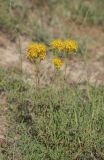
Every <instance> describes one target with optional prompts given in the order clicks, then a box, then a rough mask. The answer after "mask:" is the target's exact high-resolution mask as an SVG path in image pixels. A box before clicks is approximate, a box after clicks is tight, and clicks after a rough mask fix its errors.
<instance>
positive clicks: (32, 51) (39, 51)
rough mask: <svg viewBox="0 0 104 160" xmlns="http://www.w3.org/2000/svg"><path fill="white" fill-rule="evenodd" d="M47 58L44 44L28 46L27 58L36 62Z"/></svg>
mask: <svg viewBox="0 0 104 160" xmlns="http://www.w3.org/2000/svg"><path fill="white" fill-rule="evenodd" d="M45 56H46V46H45V45H44V44H39V43H32V44H30V45H29V46H28V49H27V57H28V58H29V59H30V60H36V59H37V58H40V59H41V60H43V59H45Z"/></svg>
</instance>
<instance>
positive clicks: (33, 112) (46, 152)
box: [0, 69, 104, 160]
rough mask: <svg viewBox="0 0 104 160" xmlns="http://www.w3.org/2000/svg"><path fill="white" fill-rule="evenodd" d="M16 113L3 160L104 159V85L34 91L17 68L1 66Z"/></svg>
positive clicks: (1, 86)
mask: <svg viewBox="0 0 104 160" xmlns="http://www.w3.org/2000/svg"><path fill="white" fill-rule="evenodd" d="M0 92H4V93H5V95H6V97H7V106H8V111H9V113H10V116H11V122H12V125H11V126H10V129H9V133H8V138H9V137H10V138H12V139H13V144H12V145H7V146H5V148H2V153H1V158H2V159H3V160H7V159H8V160H9V159H17V160H20V159H21V160H28V159H30V160H33V159H34V160H59V159H61V160H65V159H66V160H67V159H70V160H71V159H72V160H73V159H75V160H82V159H83V160H84V159H85V160H87V159H90V160H91V159H92V160H93V159H99V160H103V159H104V135H103V133H104V112H103V105H104V86H99V87H93V86H90V85H87V86H85V87H84V89H81V87H80V86H78V85H77V86H75V85H74V86H71V85H69V86H68V85H66V84H64V86H63V88H62V87H61V88H58V89H57V87H54V88H52V87H47V88H39V89H33V86H30V85H29V84H26V83H24V82H23V80H22V79H21V77H20V76H17V74H16V71H15V70H12V71H10V70H4V69H0Z"/></svg>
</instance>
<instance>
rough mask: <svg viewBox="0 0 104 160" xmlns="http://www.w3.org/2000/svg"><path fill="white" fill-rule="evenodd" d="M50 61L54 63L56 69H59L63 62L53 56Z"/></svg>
mask: <svg viewBox="0 0 104 160" xmlns="http://www.w3.org/2000/svg"><path fill="white" fill-rule="evenodd" d="M52 62H53V64H54V66H55V67H56V69H60V68H61V67H62V65H63V62H62V60H61V59H60V58H54V59H53V60H52Z"/></svg>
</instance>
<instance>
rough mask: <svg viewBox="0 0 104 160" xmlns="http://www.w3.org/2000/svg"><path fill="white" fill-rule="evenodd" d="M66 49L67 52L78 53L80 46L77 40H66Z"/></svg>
mask: <svg viewBox="0 0 104 160" xmlns="http://www.w3.org/2000/svg"><path fill="white" fill-rule="evenodd" d="M64 47H65V51H66V52H76V51H77V49H78V44H77V42H76V41H75V40H66V41H64Z"/></svg>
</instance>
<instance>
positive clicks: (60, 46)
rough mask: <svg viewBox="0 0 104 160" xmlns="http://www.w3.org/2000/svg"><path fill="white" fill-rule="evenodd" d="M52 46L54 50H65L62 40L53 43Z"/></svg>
mask: <svg viewBox="0 0 104 160" xmlns="http://www.w3.org/2000/svg"><path fill="white" fill-rule="evenodd" d="M50 46H51V47H52V48H53V49H58V50H63V49H64V46H63V41H62V40H60V39H56V40H53V41H52V42H51V43H50Z"/></svg>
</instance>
